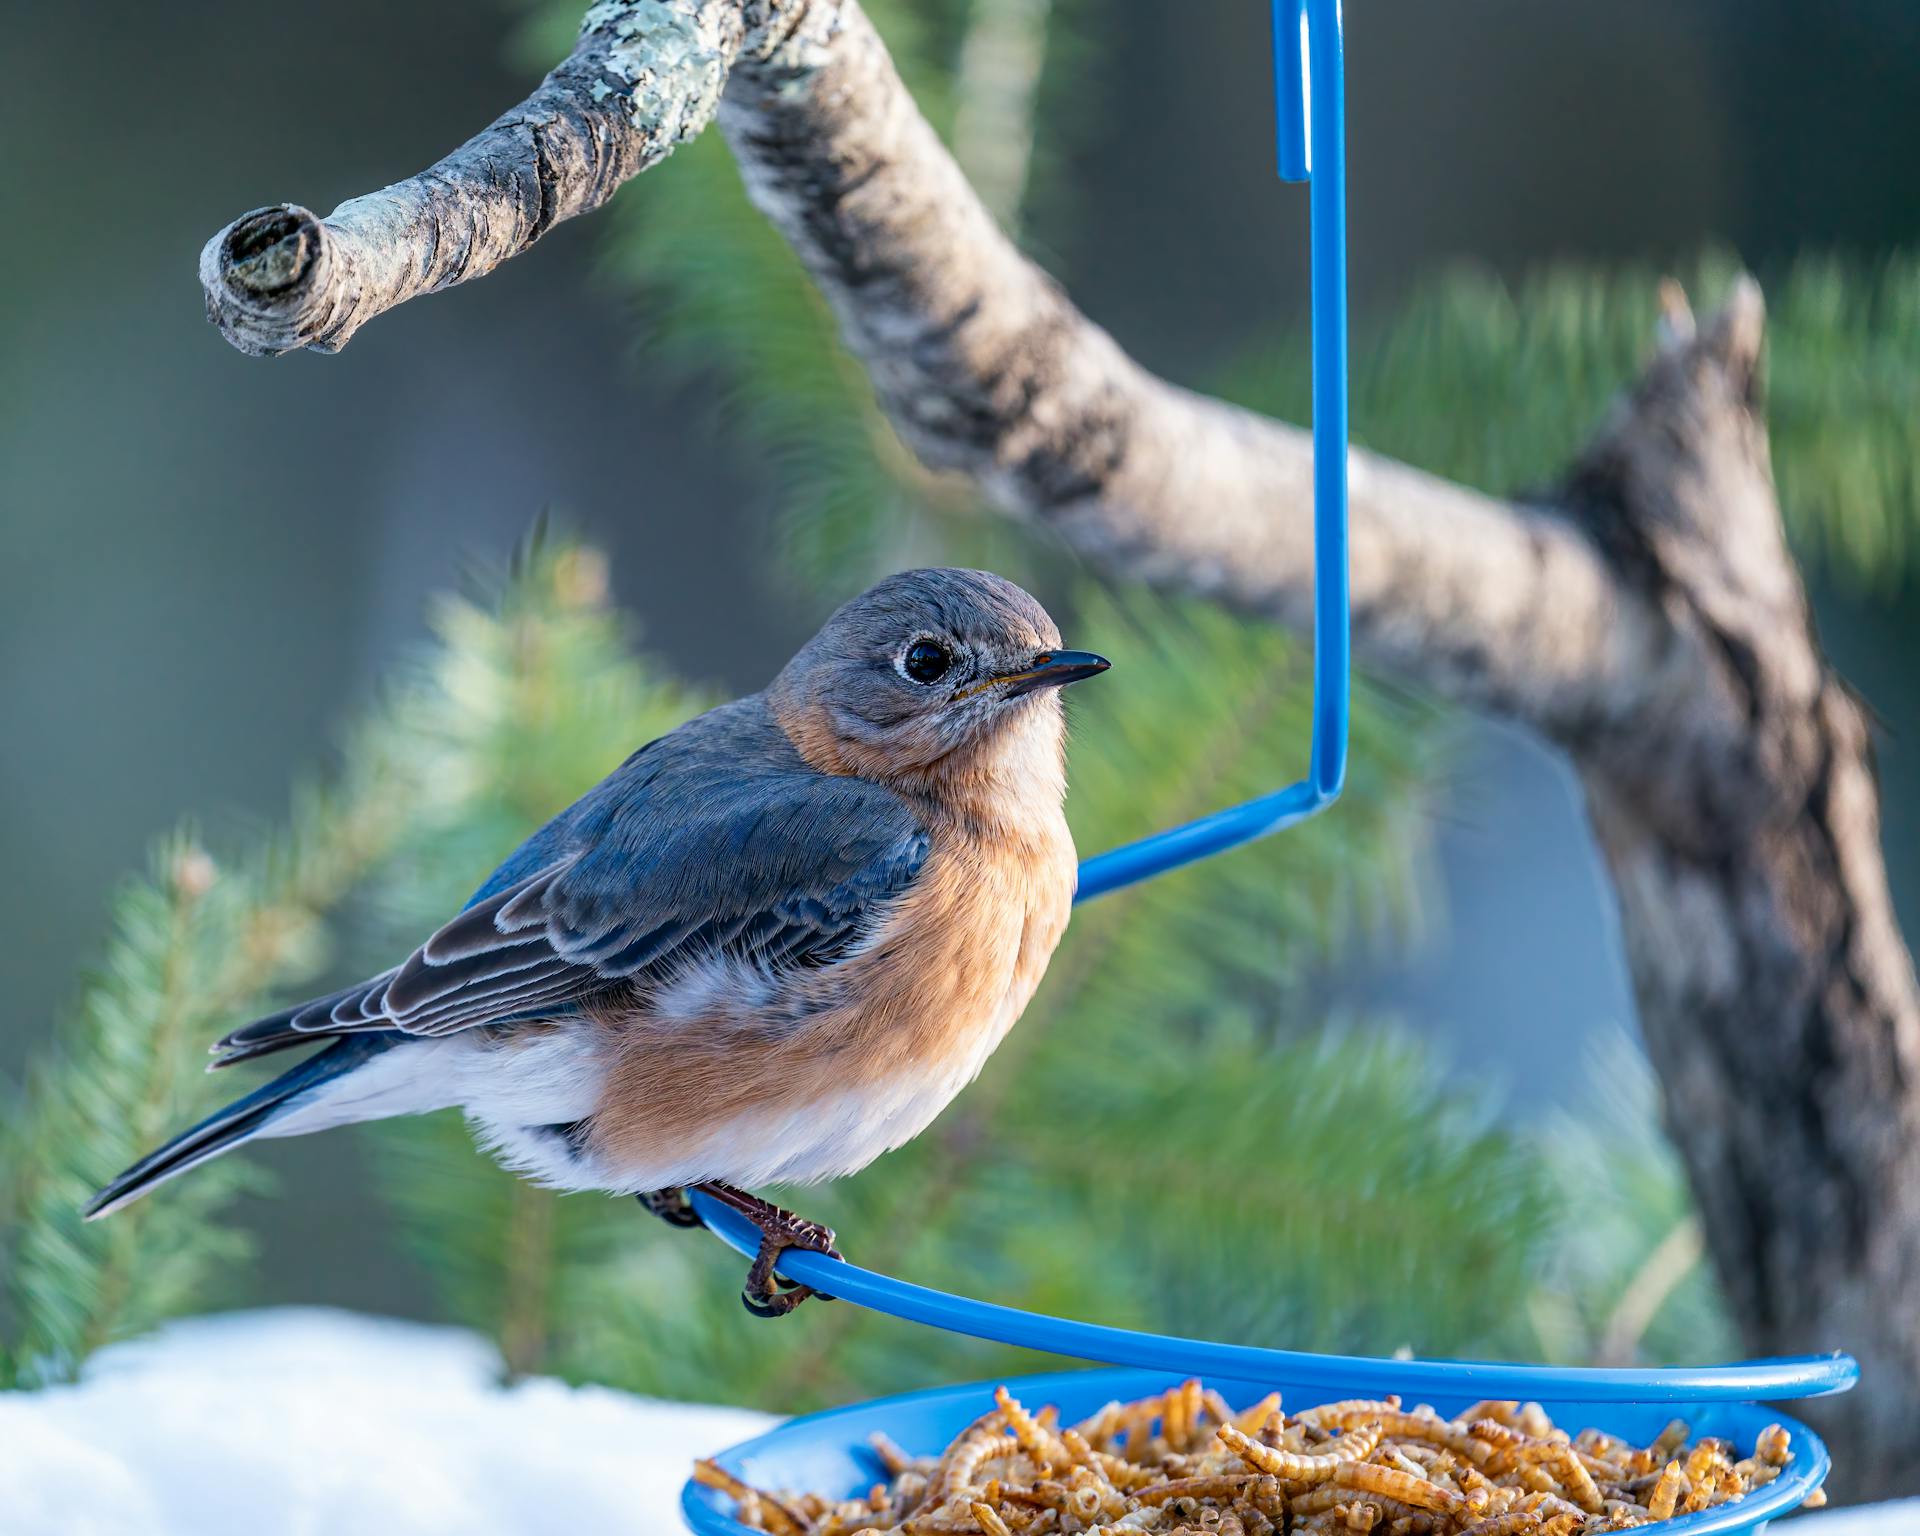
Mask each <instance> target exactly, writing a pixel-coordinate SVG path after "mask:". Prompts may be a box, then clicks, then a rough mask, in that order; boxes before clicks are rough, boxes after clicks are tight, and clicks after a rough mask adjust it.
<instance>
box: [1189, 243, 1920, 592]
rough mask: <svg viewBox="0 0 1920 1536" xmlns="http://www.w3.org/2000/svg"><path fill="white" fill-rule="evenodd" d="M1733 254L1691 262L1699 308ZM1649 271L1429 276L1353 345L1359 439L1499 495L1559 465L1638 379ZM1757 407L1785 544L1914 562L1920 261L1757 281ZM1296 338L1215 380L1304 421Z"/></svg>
mask: <svg viewBox="0 0 1920 1536" xmlns="http://www.w3.org/2000/svg"><path fill="white" fill-rule="evenodd" d="M1735 270H1736V268H1735V265H1734V264H1733V263H1732V262H1731V261H1730V260H1727V259H1725V258H1708V259H1705V260H1703V261H1701V262H1700V263H1699V264H1698V265H1697V266H1696V268H1695V269H1694V270H1693V271H1692V272H1690V273H1688V274H1686V287H1687V289H1688V292H1689V294H1690V296H1691V300H1692V303H1693V305H1694V307H1695V310H1696V312H1697V313H1699V314H1701V315H1703V316H1704V315H1707V314H1709V313H1711V311H1712V309H1713V307H1714V305H1715V304H1716V302H1717V301H1718V299H1719V298H1720V296H1721V295H1722V294H1723V293H1724V292H1725V290H1726V286H1727V283H1728V280H1729V278H1730V277H1731V275H1732V274H1733V272H1734V271H1735ZM1659 282H1660V279H1659V275H1658V274H1656V273H1654V272H1650V271H1631V270H1630V271H1625V272H1605V271H1595V270H1589V269H1579V268H1561V269H1554V270H1549V271H1546V272H1543V273H1540V274H1538V275H1536V276H1533V277H1530V278H1528V279H1526V280H1524V281H1523V282H1520V283H1518V284H1516V285H1513V286H1507V285H1505V284H1502V283H1499V282H1497V281H1495V280H1494V279H1492V278H1490V277H1488V276H1486V275H1484V274H1481V273H1475V272H1456V273H1453V274H1451V275H1449V276H1447V277H1445V278H1442V279H1440V280H1437V281H1435V282H1433V283H1430V284H1428V285H1427V286H1426V287H1425V288H1423V289H1421V290H1420V291H1419V292H1418V293H1416V294H1415V295H1414V296H1413V298H1412V299H1411V300H1409V301H1408V302H1407V303H1406V304H1405V305H1404V306H1403V307H1401V308H1400V309H1399V310H1397V311H1396V312H1395V313H1394V314H1392V315H1391V316H1390V317H1389V318H1388V319H1387V320H1386V321H1385V322H1384V323H1382V324H1379V325H1377V326H1373V327H1370V328H1368V329H1366V330H1365V331H1364V332H1363V333H1362V334H1361V335H1359V336H1357V337H1356V338H1355V345H1354V350H1353V375H1352V378H1353V423H1354V435H1355V438H1356V440H1357V441H1359V442H1362V443H1364V444H1366V445H1367V446H1368V447H1370V448H1374V449H1377V450H1379V451H1380V452H1382V453H1385V454H1388V455H1390V456H1392V457H1394V458H1398V459H1404V460H1405V461H1407V462H1408V463H1411V464H1417V465H1419V466H1420V467H1421V468H1422V469H1428V470H1432V471H1433V472H1434V473H1436V474H1441V475H1445V476H1447V477H1448V478H1450V479H1454V480H1459V481H1462V482H1463V483H1465V484H1468V485H1475V486H1479V487H1480V488H1482V489H1484V490H1487V491H1491V492H1494V493H1496V494H1500V495H1510V494H1515V493H1517V492H1527V491H1534V490H1540V489H1542V488H1545V487H1547V486H1549V485H1551V483H1552V482H1553V480H1554V478H1555V477H1556V476H1558V475H1560V474H1561V473H1562V472H1564V471H1565V469H1566V468H1567V466H1568V465H1569V464H1570V463H1571V462H1572V460H1573V457H1574V456H1575V455H1576V454H1577V453H1578V452H1579V451H1580V449H1581V448H1582V447H1583V446H1584V444H1585V443H1586V441H1587V439H1588V438H1589V437H1590V436H1591V434H1592V432H1593V430H1594V428H1595V426H1596V425H1597V424H1598V423H1599V422H1600V420H1601V419H1602V417H1603V415H1604V414H1605V412H1606V410H1607V408H1608V406H1609V404H1610V403H1611V402H1612V401H1613V400H1614V399H1615V398H1616V397H1617V396H1618V395H1619V393H1620V391H1621V390H1622V389H1624V388H1626V387H1627V386H1629V385H1630V384H1631V383H1632V381H1633V380H1634V379H1635V378H1637V377H1638V376H1639V373H1640V371H1641V369H1642V368H1643V367H1644V366H1645V364H1646V361H1647V357H1648V354H1649V352H1650V350H1651V348H1652V346H1653V339H1654V331H1653V327H1654V321H1655V319H1656V317H1657V316H1658V315H1659V313H1660V305H1659V293H1658V289H1659ZM1769 303H1770V309H1771V316H1770V320H1769V324H1768V332H1767V334H1768V350H1769V359H1768V367H1767V381H1768V395H1769V401H1768V418H1769V423H1770V431H1771V436H1772V446H1773V463H1774V473H1775V476H1776V478H1777V479H1778V481H1779V486H1780V500H1781V506H1782V509H1783V511H1784V512H1785V515H1786V518H1787V526H1788V531H1789V532H1790V534H1791V535H1792V536H1793V538H1794V540H1795V541H1796V543H1797V544H1798V545H1799V546H1800V547H1801V548H1803V549H1804V550H1806V551H1807V552H1809V553H1811V554H1813V555H1815V556H1817V557H1819V558H1820V559H1821V560H1822V561H1824V562H1826V563H1827V564H1828V565H1829V566H1830V567H1831V568H1832V569H1833V570H1835V571H1836V572H1837V573H1838V574H1840V575H1842V576H1844V577H1846V578H1848V579H1850V580H1852V581H1854V582H1856V583H1858V584H1859V585H1861V586H1863V587H1868V588H1872V587H1876V586H1879V585H1882V584H1885V583H1893V582H1898V581H1899V580H1901V579H1902V577H1903V575H1904V574H1905V573H1906V572H1908V571H1910V570H1911V569H1912V568H1913V563H1914V561H1915V559H1916V557H1920V258H1916V257H1913V256H1902V257H1899V258H1897V259H1895V260H1892V261H1889V262H1887V263H1885V264H1883V265H1881V266H1879V267H1877V268H1872V269H1867V268H1862V267H1857V266H1848V265H1845V264H1842V263H1840V262H1837V261H1833V260H1825V259H1821V260H1803V261H1800V262H1797V263H1795V264H1794V265H1793V266H1792V267H1790V268H1789V269H1788V270H1787V271H1786V272H1785V273H1784V274H1782V276H1781V277H1780V278H1779V279H1778V280H1777V281H1775V282H1774V283H1773V284H1772V285H1771V287H1770V291H1769ZM1309 355H1310V354H1309V350H1308V345H1307V342H1306V339H1305V337H1304V336H1288V337H1284V338H1261V339H1259V340H1257V341H1256V342H1255V343H1254V344H1253V345H1252V346H1251V347H1250V348H1249V349H1248V351H1247V353H1246V355H1245V356H1244V357H1243V358H1242V359H1241V360H1240V362H1239V363H1237V364H1236V365H1235V366H1234V367H1233V368H1232V369H1231V370H1229V373H1228V377H1227V378H1226V380H1225V381H1224V392H1225V393H1226V394H1228V395H1229V396H1230V397H1231V398H1234V399H1236V400H1239V401H1241V402H1242V403H1244V404H1248V405H1251V406H1254V407H1255V408H1256V409H1259V410H1263V411H1267V412H1269V413H1270V414H1273V415H1277V416H1281V417H1285V418H1288V419H1291V420H1296V421H1302V420H1306V419H1307V418H1308V416H1309V414H1310V397H1309V393H1308V389H1309V369H1308V362H1309Z"/></svg>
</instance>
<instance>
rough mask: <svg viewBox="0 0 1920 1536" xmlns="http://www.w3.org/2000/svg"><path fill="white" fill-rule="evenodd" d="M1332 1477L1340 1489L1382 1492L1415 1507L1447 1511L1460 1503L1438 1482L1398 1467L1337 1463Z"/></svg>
mask: <svg viewBox="0 0 1920 1536" xmlns="http://www.w3.org/2000/svg"><path fill="white" fill-rule="evenodd" d="M1333 1480H1334V1481H1335V1482H1336V1483H1338V1484H1340V1485H1341V1487H1343V1488H1357V1489H1359V1490H1360V1491H1361V1492H1362V1493H1379V1494H1384V1495H1386V1497H1388V1498H1390V1499H1398V1500H1399V1501H1400V1502H1401V1503H1402V1504H1412V1505H1414V1506H1415V1507H1416V1508H1419V1509H1437V1510H1440V1511H1442V1512H1444V1513H1447V1514H1452V1513H1454V1512H1455V1511H1456V1510H1458V1509H1459V1508H1460V1506H1461V1504H1462V1503H1463V1502H1464V1501H1463V1500H1462V1499H1461V1497H1460V1495H1459V1494H1457V1493H1455V1492H1454V1491H1453V1490H1452V1489H1450V1488H1442V1487H1441V1486H1440V1485H1439V1484H1438V1483H1433V1482H1429V1481H1427V1479H1426V1478H1424V1477H1416V1476H1414V1475H1413V1474H1412V1473H1411V1472H1402V1471H1401V1470H1400V1469H1399V1468H1398V1467H1382V1466H1377V1465H1375V1464H1374V1463H1373V1462H1370V1461H1343V1462H1341V1463H1340V1465H1339V1466H1338V1467H1337V1468H1335V1470H1334V1474H1333Z"/></svg>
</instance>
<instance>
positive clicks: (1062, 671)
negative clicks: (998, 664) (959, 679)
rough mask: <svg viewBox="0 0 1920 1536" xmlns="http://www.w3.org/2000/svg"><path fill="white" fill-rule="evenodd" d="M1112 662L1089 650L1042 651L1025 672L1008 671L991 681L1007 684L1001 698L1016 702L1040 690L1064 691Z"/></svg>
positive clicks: (1097, 673) (1096, 674) (1098, 672)
mask: <svg viewBox="0 0 1920 1536" xmlns="http://www.w3.org/2000/svg"><path fill="white" fill-rule="evenodd" d="M1112 665H1113V663H1112V662H1110V661H1108V660H1107V658H1106V657H1104V656H1096V655H1094V654H1093V652H1092V651H1042V652H1040V653H1039V655H1037V656H1035V657H1034V658H1033V660H1032V662H1031V663H1030V664H1029V665H1028V666H1027V668H1026V670H1025V671H1021V672H1007V673H1004V674H1002V675H1001V676H999V677H996V678H995V679H994V681H995V682H996V683H1005V684H1007V691H1006V694H1005V695H1004V697H1006V698H1009V699H1017V698H1019V697H1020V696H1021V695H1022V694H1027V693H1033V692H1036V691H1037V690H1039V689H1041V688H1064V687H1065V686H1066V685H1067V684H1068V683H1077V682H1079V681H1080V680H1081V679H1082V678H1086V677H1098V676H1099V675H1100V674H1101V673H1102V672H1104V671H1106V670H1107V668H1108V667H1110V666H1112Z"/></svg>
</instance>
